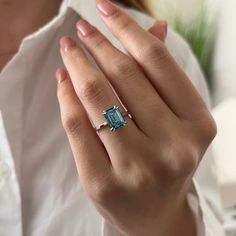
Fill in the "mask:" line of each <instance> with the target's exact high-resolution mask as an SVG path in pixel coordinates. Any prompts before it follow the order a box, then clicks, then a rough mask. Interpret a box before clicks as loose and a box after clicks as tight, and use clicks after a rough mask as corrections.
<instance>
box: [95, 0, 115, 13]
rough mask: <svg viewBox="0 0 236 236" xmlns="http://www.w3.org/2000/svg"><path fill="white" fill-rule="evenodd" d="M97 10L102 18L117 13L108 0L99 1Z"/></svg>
mask: <svg viewBox="0 0 236 236" xmlns="http://www.w3.org/2000/svg"><path fill="white" fill-rule="evenodd" d="M97 8H98V10H99V11H100V12H101V13H102V14H103V15H104V16H112V15H114V14H115V13H116V12H117V7H116V6H115V5H114V4H113V3H111V2H110V1H109V0H101V1H99V2H98V4H97Z"/></svg>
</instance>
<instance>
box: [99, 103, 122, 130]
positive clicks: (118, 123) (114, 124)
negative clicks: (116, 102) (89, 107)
mask: <svg viewBox="0 0 236 236" xmlns="http://www.w3.org/2000/svg"><path fill="white" fill-rule="evenodd" d="M103 114H104V116H105V118H106V120H107V122H108V125H109V127H110V129H111V130H112V131H115V130H117V129H120V128H121V127H123V126H124V125H125V124H126V122H125V119H124V117H123V116H122V114H121V112H120V110H119V107H117V106H114V107H112V108H110V109H108V110H106V111H105V112H104V113H103Z"/></svg>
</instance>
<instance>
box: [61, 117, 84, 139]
mask: <svg viewBox="0 0 236 236" xmlns="http://www.w3.org/2000/svg"><path fill="white" fill-rule="evenodd" d="M62 124H63V127H64V129H65V130H66V132H67V133H68V134H70V135H74V134H78V132H80V130H81V126H82V122H81V118H80V117H78V115H72V114H70V115H64V117H63V118H62Z"/></svg>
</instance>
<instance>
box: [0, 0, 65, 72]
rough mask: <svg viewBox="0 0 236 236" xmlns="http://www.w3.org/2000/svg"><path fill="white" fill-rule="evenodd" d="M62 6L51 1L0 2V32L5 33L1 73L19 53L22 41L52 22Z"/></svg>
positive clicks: (1, 45) (1, 43)
mask: <svg viewBox="0 0 236 236" xmlns="http://www.w3.org/2000/svg"><path fill="white" fill-rule="evenodd" d="M60 4H61V0H50V4H49V3H48V0H37V1H32V0H20V1H19V0H0V19H1V20H0V32H4V37H2V34H1V37H0V71H1V70H2V69H3V67H4V66H5V65H6V64H7V62H8V61H10V59H11V58H12V56H14V54H15V53H17V51H18V48H19V45H20V43H21V41H22V39H23V38H24V37H25V36H27V35H29V34H30V33H32V32H34V31H36V30H37V29H38V28H40V27H41V26H43V25H45V24H46V23H47V22H48V21H50V20H51V19H52V18H53V17H54V16H55V15H56V14H57V12H58V9H59V6H60ZM12 16H14V17H12ZM6 22H7V24H6ZM9 26H11V27H9Z"/></svg>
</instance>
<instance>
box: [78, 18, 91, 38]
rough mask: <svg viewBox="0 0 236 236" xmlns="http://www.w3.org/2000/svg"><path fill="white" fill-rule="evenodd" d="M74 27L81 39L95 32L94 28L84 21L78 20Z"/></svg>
mask: <svg viewBox="0 0 236 236" xmlns="http://www.w3.org/2000/svg"><path fill="white" fill-rule="evenodd" d="M76 27H77V29H78V32H79V34H80V35H82V36H83V37H86V36H88V35H90V34H92V33H93V32H94V31H95V27H93V26H92V25H91V24H89V23H88V22H87V21H86V20H80V21H79V22H78V23H77V24H76Z"/></svg>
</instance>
